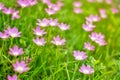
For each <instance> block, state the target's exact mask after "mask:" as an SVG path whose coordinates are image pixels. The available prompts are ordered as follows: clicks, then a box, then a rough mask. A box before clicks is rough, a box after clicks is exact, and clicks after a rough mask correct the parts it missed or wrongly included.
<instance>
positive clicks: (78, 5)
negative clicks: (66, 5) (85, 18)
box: [73, 1, 82, 7]
mask: <svg viewBox="0 0 120 80" xmlns="http://www.w3.org/2000/svg"><path fill="white" fill-rule="evenodd" d="M73 6H74V7H81V6H82V3H81V2H80V1H74V2H73Z"/></svg>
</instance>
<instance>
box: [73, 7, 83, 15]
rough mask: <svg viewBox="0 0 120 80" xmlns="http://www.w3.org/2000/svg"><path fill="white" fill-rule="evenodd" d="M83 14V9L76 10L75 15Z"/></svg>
mask: <svg viewBox="0 0 120 80" xmlns="http://www.w3.org/2000/svg"><path fill="white" fill-rule="evenodd" d="M82 12H83V10H82V9H80V8H74V13H76V14H80V13H82Z"/></svg>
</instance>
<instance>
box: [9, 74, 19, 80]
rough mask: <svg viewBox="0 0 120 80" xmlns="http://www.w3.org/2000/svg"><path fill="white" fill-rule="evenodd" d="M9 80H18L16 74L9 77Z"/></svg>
mask: <svg viewBox="0 0 120 80" xmlns="http://www.w3.org/2000/svg"><path fill="white" fill-rule="evenodd" d="M7 80H17V75H16V74H14V75H13V76H10V75H7Z"/></svg>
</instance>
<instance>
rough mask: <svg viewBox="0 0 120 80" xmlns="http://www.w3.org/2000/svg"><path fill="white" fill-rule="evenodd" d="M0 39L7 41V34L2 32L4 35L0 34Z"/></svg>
mask: <svg viewBox="0 0 120 80" xmlns="http://www.w3.org/2000/svg"><path fill="white" fill-rule="evenodd" d="M0 38H2V39H7V38H9V34H7V33H6V32H4V33H2V32H0Z"/></svg>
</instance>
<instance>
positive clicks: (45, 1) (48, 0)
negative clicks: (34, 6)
mask: <svg viewBox="0 0 120 80" xmlns="http://www.w3.org/2000/svg"><path fill="white" fill-rule="evenodd" d="M41 1H42V3H45V4H50V3H51V2H50V0H41Z"/></svg>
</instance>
